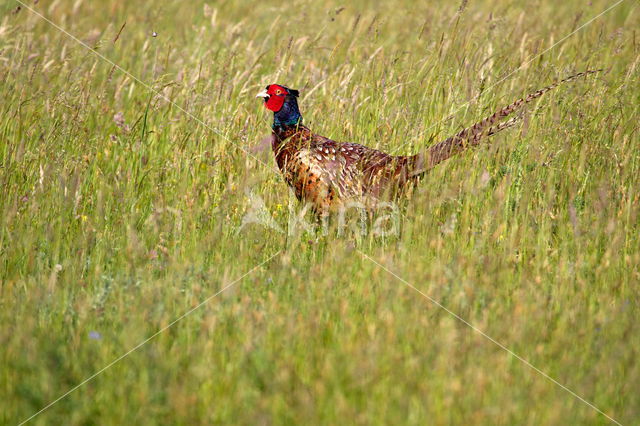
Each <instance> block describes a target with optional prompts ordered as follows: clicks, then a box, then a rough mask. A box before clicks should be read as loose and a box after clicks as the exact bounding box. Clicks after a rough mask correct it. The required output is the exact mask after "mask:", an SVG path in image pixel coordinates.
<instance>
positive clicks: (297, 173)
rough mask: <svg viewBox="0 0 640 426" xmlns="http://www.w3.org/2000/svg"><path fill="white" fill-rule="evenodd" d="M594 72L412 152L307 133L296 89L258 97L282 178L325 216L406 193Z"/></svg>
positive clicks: (270, 88) (270, 91)
mask: <svg viewBox="0 0 640 426" xmlns="http://www.w3.org/2000/svg"><path fill="white" fill-rule="evenodd" d="M597 71H599V70H594V71H585V72H581V73H578V74H575V75H572V76H570V77H567V78H565V79H564V80H560V81H558V82H556V83H554V84H552V85H550V86H548V87H545V88H544V89H541V90H538V91H536V92H533V93H531V94H529V95H527V96H526V97H524V98H521V99H518V100H517V101H515V102H514V103H512V104H510V105H508V106H506V107H504V108H502V109H501V110H499V111H497V112H496V113H494V114H493V115H491V116H489V117H487V118H485V119H484V120H481V121H479V122H478V123H476V124H474V125H473V126H472V127H469V128H467V129H464V130H462V131H461V132H459V133H458V134H456V135H454V136H452V137H450V138H447V139H445V140H444V141H442V142H440V143H437V144H435V145H433V146H431V147H430V148H428V149H427V150H425V151H423V152H420V153H418V154H416V155H411V156H393V155H390V154H387V153H384V152H382V151H379V150H376V149H372V148H369V147H366V146H364V145H360V144H357V143H346V142H337V141H334V140H332V139H329V138H326V137H324V136H320V135H318V134H315V133H313V132H311V130H309V128H307V127H306V126H304V125H303V124H302V116H301V115H300V112H299V110H298V104H297V101H296V97H297V96H298V92H297V91H296V90H292V89H289V88H287V87H285V86H280V85H276V84H272V85H269V86H267V88H266V90H265V91H264V92H262V93H260V94H259V95H258V96H260V97H263V98H265V105H266V107H267V108H268V109H271V110H272V111H274V124H273V134H272V149H273V152H274V155H275V159H276V163H277V165H278V168H279V169H280V171H281V172H282V174H283V176H284V179H285V181H286V183H287V184H288V185H289V186H290V187H291V188H292V189H293V190H294V192H295V194H296V197H297V198H298V199H299V200H301V201H305V202H307V203H311V205H312V207H313V210H314V211H315V212H316V213H317V214H318V215H319V216H321V217H323V216H327V215H329V214H330V213H331V212H332V211H334V210H336V209H339V208H341V207H345V206H346V205H347V204H348V203H350V202H355V203H358V205H361V206H363V207H373V206H375V205H376V203H378V202H379V201H381V200H387V199H394V198H397V197H399V196H401V195H403V194H406V193H408V192H409V191H410V190H411V189H412V188H413V187H414V186H415V184H416V183H417V182H418V181H419V180H420V178H421V177H422V176H423V175H424V174H425V173H426V172H427V171H428V170H429V169H431V168H433V167H435V166H436V165H437V164H439V163H441V162H443V161H445V160H446V159H448V158H450V157H452V156H453V155H455V154H457V153H459V152H462V151H464V150H465V149H467V148H469V147H473V146H477V145H479V144H480V143H481V142H482V140H484V139H485V138H486V137H488V136H492V135H494V134H495V133H497V132H499V131H501V130H504V129H506V128H508V127H511V126H512V125H513V124H514V123H515V122H516V120H517V118H518V117H515V118H512V119H510V120H507V121H503V120H504V119H505V118H506V117H507V116H509V115H511V114H512V113H513V112H514V111H516V110H518V109H520V108H521V107H522V106H523V105H525V104H527V103H529V102H531V101H532V100H534V99H536V98H538V97H540V96H542V95H543V94H544V93H546V92H548V91H549V90H551V89H553V88H555V87H557V86H558V85H560V84H562V83H564V82H567V81H570V80H573V79H575V78H578V77H581V76H584V75H587V74H591V73H594V72H597Z"/></svg>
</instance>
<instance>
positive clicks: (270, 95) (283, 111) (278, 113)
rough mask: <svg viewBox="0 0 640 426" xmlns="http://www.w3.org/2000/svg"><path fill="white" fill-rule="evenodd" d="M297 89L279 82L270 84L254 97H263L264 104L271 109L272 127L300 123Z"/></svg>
mask: <svg viewBox="0 0 640 426" xmlns="http://www.w3.org/2000/svg"><path fill="white" fill-rule="evenodd" d="M298 94H299V93H298V91H297V90H295V89H289V88H288V87H286V86H282V85H280V84H270V85H268V86H267V87H266V88H265V90H263V91H262V92H260V93H258V95H257V96H256V97H258V98H263V99H264V106H265V107H266V108H267V109H269V110H271V111H273V128H274V129H276V128H278V127H287V126H297V125H298V124H302V115H301V114H300V110H299V109H298V101H297V100H296V98H297V97H298Z"/></svg>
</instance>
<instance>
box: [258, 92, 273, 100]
mask: <svg viewBox="0 0 640 426" xmlns="http://www.w3.org/2000/svg"><path fill="white" fill-rule="evenodd" d="M269 97H270V96H269V94H268V93H267V91H266V90H263V91H262V92H260V93H258V94H257V95H256V98H264V101H265V102H266V101H267V100H268V99H269Z"/></svg>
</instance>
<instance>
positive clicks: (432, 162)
mask: <svg viewBox="0 0 640 426" xmlns="http://www.w3.org/2000/svg"><path fill="white" fill-rule="evenodd" d="M599 71H602V70H587V71H584V72H580V73H577V74H574V75H572V76H569V77H567V78H565V79H562V80H559V81H556V82H555V83H553V84H552V85H550V86H547V87H545V88H544V89H540V90H538V91H536V92H533V93H530V94H529V95H527V96H525V97H524V98H521V99H518V100H517V101H515V102H514V103H512V104H511V105H507V106H506V107H504V108H502V109H501V110H499V111H497V112H495V113H494V114H493V115H490V116H489V117H487V118H485V119H484V120H481V121H478V122H477V123H476V124H474V125H473V126H471V127H469V128H466V129H464V130H462V131H461V132H460V133H458V134H456V135H454V136H451V137H450V138H448V139H445V140H444V141H442V142H439V143H437V144H435V145H433V146H431V147H429V148H428V149H427V150H426V151H425V152H422V153H420V154H417V155H416V156H415V157H414V159H415V163H414V170H413V171H412V173H411V175H413V176H415V175H419V174H422V173H424V172H426V171H428V170H429V169H431V168H433V167H435V166H436V165H438V164H440V163H441V162H443V161H445V160H446V159H448V158H450V157H453V156H454V155H456V154H458V153H460V152H462V151H464V150H465V149H467V148H469V147H472V146H477V145H479V144H480V142H482V140H483V139H484V138H485V137H488V136H491V135H494V134H496V133H497V132H499V131H501V130H504V129H506V128H508V127H511V126H512V125H513V124H515V122H516V121H517V119H518V118H519V117H517V116H516V117H514V118H512V119H510V120H507V121H505V122H502V120H503V119H504V118H506V117H507V116H509V115H511V114H512V113H513V112H515V111H517V110H519V109H520V108H521V107H522V106H524V105H526V104H528V103H529V102H531V101H533V100H534V99H537V98H539V97H540V96H542V95H544V94H545V93H547V92H548V91H550V90H552V89H555V88H556V87H558V86H559V85H561V84H563V83H567V82H569V81H572V80H575V79H576V78H579V77H583V76H586V75H589V74H593V73H596V72H599Z"/></svg>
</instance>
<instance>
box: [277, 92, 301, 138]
mask: <svg viewBox="0 0 640 426" xmlns="http://www.w3.org/2000/svg"><path fill="white" fill-rule="evenodd" d="M300 124H302V114H300V110H299V109H298V102H297V101H296V98H295V96H287V98H286V100H285V101H284V104H283V105H282V108H280V111H278V112H276V113H274V114H273V125H272V127H273V129H274V130H275V129H277V128H279V127H292V126H298V125H300Z"/></svg>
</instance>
